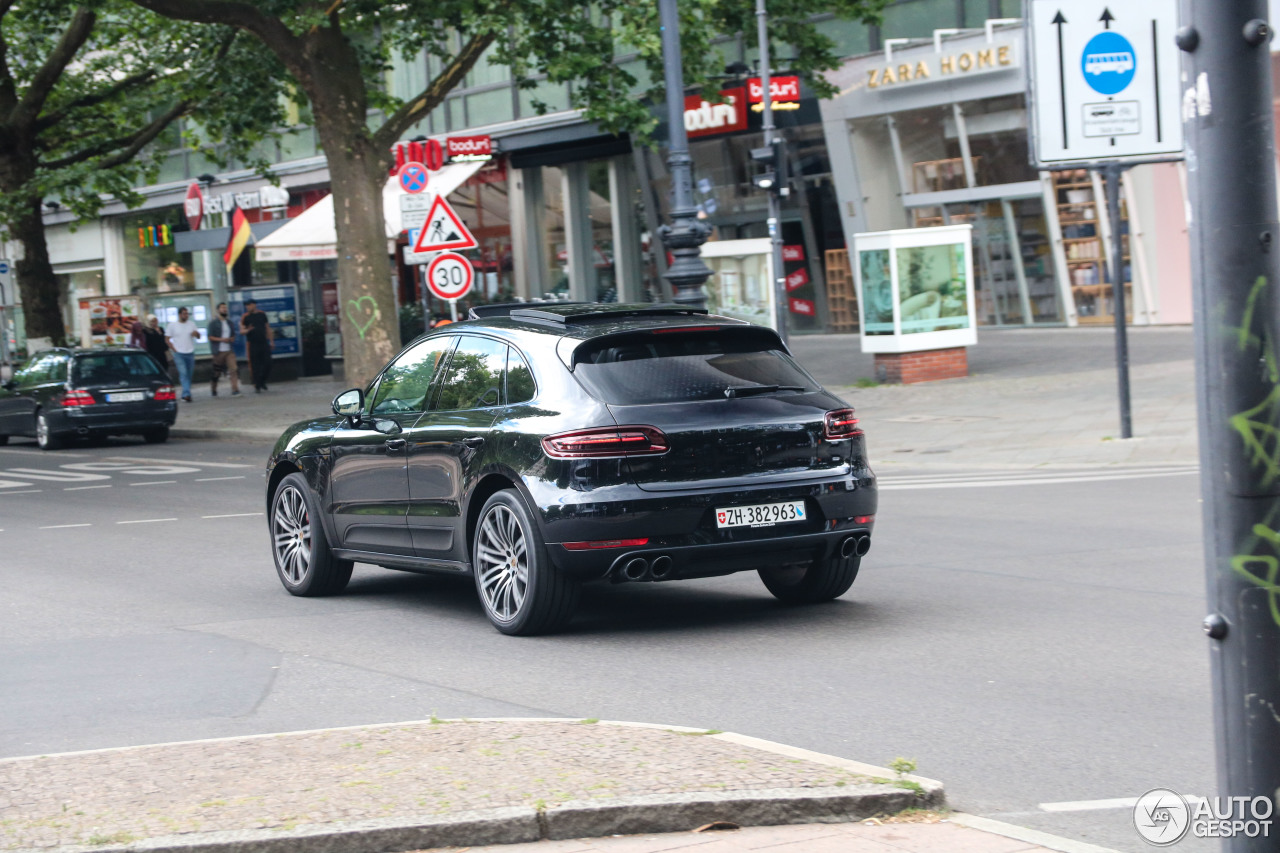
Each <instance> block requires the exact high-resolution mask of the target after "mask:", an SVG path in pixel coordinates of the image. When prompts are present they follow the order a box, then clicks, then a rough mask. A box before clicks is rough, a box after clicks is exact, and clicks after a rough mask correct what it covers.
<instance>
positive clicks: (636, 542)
mask: <svg viewBox="0 0 1280 853" xmlns="http://www.w3.org/2000/svg"><path fill="white" fill-rule="evenodd" d="M560 544H561V545H563V546H564V549H565V550H566V551H598V550H601V549H604V548H639V547H641V546H643V545H648V544H649V540H648V539H597V540H596V541H594V542H561V543H560Z"/></svg>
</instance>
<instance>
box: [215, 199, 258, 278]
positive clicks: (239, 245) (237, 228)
mask: <svg viewBox="0 0 1280 853" xmlns="http://www.w3.org/2000/svg"><path fill="white" fill-rule="evenodd" d="M252 236H253V234H252V232H251V231H250V230H249V220H247V219H245V218H244V211H243V210H241V209H240V208H238V207H237V208H236V211H235V213H233V214H232V215H231V237H230V239H228V240H227V250H226V251H225V252H223V253H222V262H223V263H224V264H226V265H227V272H228V273H230V271H231V268H232V267H234V266H235V265H236V261H237V260H239V259H240V253H241V252H243V251H244V247H245V246H247V245H249V240H250V238H252Z"/></svg>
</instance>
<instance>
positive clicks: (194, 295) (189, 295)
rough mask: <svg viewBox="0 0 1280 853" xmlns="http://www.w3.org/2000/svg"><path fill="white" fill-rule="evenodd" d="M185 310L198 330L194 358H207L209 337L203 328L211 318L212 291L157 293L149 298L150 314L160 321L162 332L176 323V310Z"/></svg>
mask: <svg viewBox="0 0 1280 853" xmlns="http://www.w3.org/2000/svg"><path fill="white" fill-rule="evenodd" d="M179 308H186V309H187V311H188V312H190V316H189V317H188V319H189V320H191V322H193V323H195V324H196V328H197V329H199V330H200V339H199V340H198V341H196V358H208V357H209V336H208V335H206V334H205V328H206V327H207V326H208V325H209V320H211V319H212V318H213V291H211V290H186V291H182V292H180V293H157V294H156V295H155V296H152V297H151V313H152V314H155V315H156V317H157V318H158V319H159V320H160V328H161V330H164V329H165V328H167V327H168V325H169V324H170V323H176V322H178V309H179Z"/></svg>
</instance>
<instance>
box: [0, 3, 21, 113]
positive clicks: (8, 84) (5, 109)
mask: <svg viewBox="0 0 1280 853" xmlns="http://www.w3.org/2000/svg"><path fill="white" fill-rule="evenodd" d="M12 6H13V0H0V114H3V115H12V113H13V108H14V107H15V106H16V105H17V103H18V93H17V89H16V88H15V87H14V82H13V72H12V71H10V70H9V41H8V40H7V39H6V38H5V37H4V16H5V15H7V14H8V13H9V9H10V7H12Z"/></svg>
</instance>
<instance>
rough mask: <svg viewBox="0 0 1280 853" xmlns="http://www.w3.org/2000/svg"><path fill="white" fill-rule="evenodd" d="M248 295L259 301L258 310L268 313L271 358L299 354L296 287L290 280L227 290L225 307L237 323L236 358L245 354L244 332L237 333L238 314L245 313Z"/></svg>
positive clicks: (238, 327) (242, 314)
mask: <svg viewBox="0 0 1280 853" xmlns="http://www.w3.org/2000/svg"><path fill="white" fill-rule="evenodd" d="M250 299H252V300H255V301H256V302H257V303H258V310H259V311H261V312H263V313H264V314H266V315H267V324H268V325H269V326H271V332H272V335H273V337H274V340H275V346H274V347H273V348H272V350H271V355H272V357H274V358H279V357H280V356H284V355H298V354H300V353H301V352H302V349H301V341H300V340H299V337H298V289H297V287H295V286H294V285H292V284H277V285H272V286H270V287H244V288H241V289H240V290H237V291H235V292H233V293H228V294H227V311H228V314H229V315H230V317H231V323H232V324H233V325H234V326H235V327H236V330H237V336H236V345H235V346H236V358H238V359H243V358H244V357H245V340H244V335H240V334H238V331H239V329H240V318H241V317H243V316H244V304H245V303H246V302H248V301H249V300H250Z"/></svg>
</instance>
